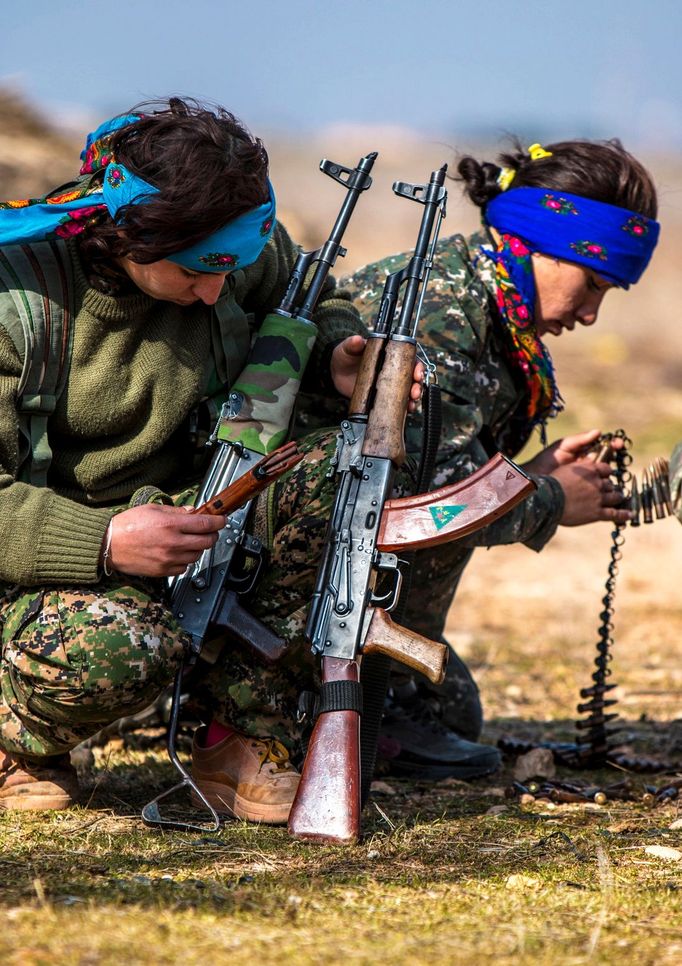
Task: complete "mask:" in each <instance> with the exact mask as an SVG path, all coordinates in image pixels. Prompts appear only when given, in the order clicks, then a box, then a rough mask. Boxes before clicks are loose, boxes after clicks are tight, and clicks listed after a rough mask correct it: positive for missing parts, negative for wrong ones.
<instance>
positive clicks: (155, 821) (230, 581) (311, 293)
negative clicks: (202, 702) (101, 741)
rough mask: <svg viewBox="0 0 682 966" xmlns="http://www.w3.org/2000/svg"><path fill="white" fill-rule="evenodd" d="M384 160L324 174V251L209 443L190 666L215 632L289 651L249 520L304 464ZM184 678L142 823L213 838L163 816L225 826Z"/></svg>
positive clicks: (272, 652) (192, 574) (187, 597)
mask: <svg viewBox="0 0 682 966" xmlns="http://www.w3.org/2000/svg"><path fill="white" fill-rule="evenodd" d="M376 158H377V153H376V152H372V153H371V154H368V155H366V156H365V157H363V158H361V159H360V161H359V162H358V164H357V166H356V167H355V168H347V167H344V166H343V165H341V164H336V163H335V162H333V161H328V160H327V159H324V160H322V161H321V162H320V170H321V171H323V172H324V174H327V175H329V177H331V178H333V179H334V180H335V181H337V182H338V183H339V184H341V185H342V186H343V187H344V188H345V189H346V196H345V198H344V201H343V204H342V206H341V210H340V212H339V214H338V216H337V218H336V221H335V223H334V227H333V228H332V231H331V234H330V236H329V238H328V239H327V241H326V242H325V243H324V245H322V247H321V248H318V249H317V250H316V251H312V252H301V253H300V254H299V256H298V258H297V259H296V263H295V265H294V267H293V269H292V272H291V276H290V279H289V285H288V287H287V291H286V293H285V295H284V298H283V299H282V302H281V304H280V306H279V308H278V309H277V310H276V311H275V312H273V313H271V314H270V315H268V316H267V317H266V318H265V319H264V321H263V323H262V325H261V327H260V329H259V331H258V334H257V336H256V339H255V341H254V344H253V346H252V349H251V353H250V356H249V359H248V360H247V363H246V366H245V368H244V370H243V371H242V374H241V375H240V376H239V377H238V379H237V380H236V381H235V383H234V384H233V385H232V387H231V391H230V394H229V397H228V401H227V402H226V403H225V404H224V406H223V407H222V410H221V413H220V417H219V419H218V421H217V424H216V426H215V429H214V431H213V434H212V436H211V439H210V440H209V443H212V444H215V447H216V450H215V453H214V456H213V459H212V461H211V464H210V466H209V469H208V472H207V474H206V477H205V479H204V482H203V484H202V486H201V488H200V490H199V492H198V494H197V498H196V501H195V508H194V510H193V511H192V512H195V513H220V514H224V515H225V516H226V517H227V523H226V524H225V527H224V528H223V529H222V530H221V531H220V534H219V536H218V541H217V543H216V544H215V545H214V546H213V547H212V548H211V549H210V550H206V551H204V553H203V554H202V555H201V556H200V557H199V559H198V560H197V561H196V563H194V564H192V565H190V566H189V567H188V568H187V570H186V571H185V573H184V574H182V575H181V576H179V577H173V578H171V579H170V580H169V589H170V601H171V609H172V611H173V614H174V615H175V617H176V618H177V620H178V622H179V624H180V625H181V626H182V628H183V629H184V630H185V631H186V632H187V633H188V634H189V636H190V639H191V647H192V652H191V654H190V656H189V659H188V661H187V663H194V661H196V659H197V658H198V657H199V655H200V653H201V651H202V648H203V645H204V641H205V640H206V637H207V635H208V634H209V631H213V632H216V631H217V632H220V631H221V630H222V631H227V632H228V634H229V635H230V636H231V637H232V638H234V639H235V640H237V641H239V642H240V643H243V644H247V645H248V646H250V647H251V648H253V649H254V650H255V651H256V653H257V654H258V656H259V657H260V658H261V659H263V660H265V661H268V662H272V661H275V660H277V659H278V658H279V657H281V655H282V653H283V651H284V648H285V642H284V641H283V640H282V638H280V637H278V636H277V635H275V634H273V632H272V631H271V630H270V629H269V628H268V627H266V626H265V625H264V624H263V623H261V621H259V620H257V619H256V618H255V617H253V616H252V615H251V614H250V613H249V612H248V610H246V609H245V608H244V607H243V606H242V605H241V603H240V598H241V597H244V596H246V595H247V594H249V593H250V592H251V591H252V590H253V588H254V586H255V584H256V582H257V580H258V575H259V573H260V570H261V568H262V565H263V561H264V552H263V547H262V545H261V543H260V541H259V540H258V539H257V538H256V537H254V536H252V535H251V534H249V533H247V532H246V522H247V518H248V515H249V511H250V509H251V506H252V502H253V499H254V497H255V496H256V495H257V494H258V493H259V492H260V491H261V490H263V489H265V488H266V487H267V486H269V485H270V484H271V483H272V482H273V481H274V480H275V479H277V477H279V476H281V475H282V474H283V473H285V472H286V471H287V470H289V469H291V467H292V466H294V465H295V464H296V463H297V462H298V461H299V459H301V456H300V455H299V454H298V451H297V449H296V445H295V444H294V443H287V444H286V445H284V446H279V444H280V443H282V442H283V440H284V439H285V438H286V436H287V434H288V431H289V424H290V422H291V416H292V413H293V407H294V403H295V399H296V394H297V392H298V388H299V385H300V381H301V378H302V376H303V371H304V369H305V367H306V364H307V362H308V359H309V357H310V353H311V351H312V348H313V346H314V343H315V337H316V335H317V327H316V325H315V323H314V321H313V314H314V311H315V307H316V305H317V302H318V299H319V297H320V294H321V293H322V290H323V288H324V285H325V282H326V280H327V276H328V274H329V272H330V270H331V269H332V267H333V266H334V264H335V262H336V259H337V258H338V257H339V256H341V257H343V256H344V255H345V254H346V249H345V248H343V247H342V245H341V241H342V238H343V235H344V232H345V230H346V228H347V226H348V223H349V221H350V218H351V215H352V214H353V211H354V209H355V205H356V204H357V201H358V199H359V197H360V195H361V194H362V192H363V191H366V190H367V189H368V188H369V187H370V185H371V184H372V179H371V177H370V172H371V170H372V166H373V165H374V161H375V160H376ZM254 386H255V387H256V388H255V389H254ZM259 387H260V388H259ZM273 400H276V404H273ZM278 446H279V448H277V447H278ZM249 564H250V566H249ZM184 671H185V665H183V666H181V668H180V670H179V671H178V673H177V675H176V678H175V685H174V689H173V700H172V704H171V712H170V721H169V728H168V753H169V756H170V759H171V761H172V762H173V764H174V765H175V767H176V769H177V770H178V771H179V772H180V774H181V775H182V781H181V782H180V784H179V785H176V786H175V787H174V788H172V789H170V790H169V791H166V792H164V793H162V794H161V795H159V796H158V797H157V798H155V799H154V800H153V801H152V802H149V803H148V804H147V805H145V807H144V809H143V810H142V819H143V821H144V822H145V824H147V825H151V826H155V827H164V828H180V829H187V828H195V829H196V828H198V829H200V830H201V831H205V830H206V826H196V825H192V824H190V823H186V822H181V821H176V820H167V819H164V818H162V817H161V815H160V812H159V808H158V802H159V801H160V800H161V799H163V798H166V797H167V796H168V795H171V794H172V793H174V792H176V791H177V790H178V789H179V788H181V787H183V786H189V787H190V788H191V789H192V791H193V792H194V793H195V795H196V796H197V798H198V799H199V800H200V801H201V802H203V804H204V805H205V806H206V808H207V809H208V811H209V812H210V813H211V816H212V826H211V828H213V829H217V828H218V826H219V818H218V815H217V813H216V812H215V810H214V809H213V808H212V807H211V805H210V804H209V803H208V801H207V800H206V798H205V797H204V795H203V794H202V792H201V791H200V789H199V788H198V787H197V786H196V784H195V783H194V781H193V779H192V777H191V775H189V773H188V772H187V771H186V769H185V768H184V767H183V765H182V763H181V762H180V760H179V759H178V756H177V754H176V751H175V738H176V734H177V726H178V718H179V710H180V699H181V693H182V678H183V674H184Z"/></svg>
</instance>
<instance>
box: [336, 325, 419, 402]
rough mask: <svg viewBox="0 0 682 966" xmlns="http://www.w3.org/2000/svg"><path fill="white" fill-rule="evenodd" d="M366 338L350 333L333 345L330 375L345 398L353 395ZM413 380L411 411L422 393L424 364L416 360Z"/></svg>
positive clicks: (337, 389)
mask: <svg viewBox="0 0 682 966" xmlns="http://www.w3.org/2000/svg"><path fill="white" fill-rule="evenodd" d="M366 342H367V340H366V339H363V337H362V336H361V335H350V336H348V338H347V339H344V340H343V342H339V344H338V345H337V346H336V347H335V349H334V351H333V352H332V359H331V367H330V368H331V377H332V382H333V383H334V387H335V389H336V391H337V392H338V393H340V394H341V395H342V396H345V397H346V398H347V399H350V397H351V396H352V395H353V389H354V388H355V381H356V379H357V377H358V372H359V370H360V361H361V359H362V353H363V352H364V351H365V343H366ZM413 378H414V381H413V383H412V388H411V389H410V402H409V406H408V408H409V411H410V412H411V413H413V412H414V411H415V410H416V408H417V404H418V403H419V400H420V398H421V394H422V382H423V379H424V366H423V364H422V363H421V362H417V364H416V365H415V367H414V376H413Z"/></svg>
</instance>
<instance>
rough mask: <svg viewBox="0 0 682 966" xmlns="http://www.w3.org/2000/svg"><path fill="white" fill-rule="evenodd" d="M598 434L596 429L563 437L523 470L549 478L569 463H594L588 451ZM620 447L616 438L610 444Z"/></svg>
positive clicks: (535, 457) (593, 455)
mask: <svg viewBox="0 0 682 966" xmlns="http://www.w3.org/2000/svg"><path fill="white" fill-rule="evenodd" d="M600 432H601V431H600V430H598V429H589V430H588V431H587V432H586V433H576V434H575V435H573V436H564V438H563V439H559V440H557V442H556V443H552V445H551V446H548V447H547V448H546V449H543V450H542V452H541V453H538V454H537V456H534V457H533V459H532V460H529V461H528V462H527V463H524V464H523V469H524V470H525V471H526V472H527V473H534V474H535V475H536V476H551V475H552V474H553V473H554V471H555V470H556V469H558V467H559V466H568V465H569V463H575V462H576V461H577V460H581V459H589V460H592V461H594V459H595V455H596V454H594V453H590V452H589V449H590V447H591V446H593V445H594V443H596V441H597V440H598V439H599V436H600ZM622 445H623V444H622V440H620V439H618V438H617V437H616V438H615V439H614V440H613V442H612V446H613V448H614V449H618V448H619V447H621V446H622Z"/></svg>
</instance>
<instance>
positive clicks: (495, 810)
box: [485, 805, 509, 815]
mask: <svg viewBox="0 0 682 966" xmlns="http://www.w3.org/2000/svg"><path fill="white" fill-rule="evenodd" d="M508 811H509V809H508V808H507V806H506V805H491V806H490V808H489V809H488V811H487V812H486V813H485V814H486V815H503V814H504V813H505V812H508Z"/></svg>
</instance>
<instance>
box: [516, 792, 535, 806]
mask: <svg viewBox="0 0 682 966" xmlns="http://www.w3.org/2000/svg"><path fill="white" fill-rule="evenodd" d="M534 801H535V795H531V794H530V792H524V793H523V795H522V796H521V798H520V799H519V802H520V804H521V805H532V804H533V802H534Z"/></svg>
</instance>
